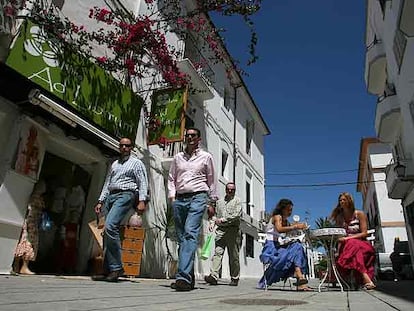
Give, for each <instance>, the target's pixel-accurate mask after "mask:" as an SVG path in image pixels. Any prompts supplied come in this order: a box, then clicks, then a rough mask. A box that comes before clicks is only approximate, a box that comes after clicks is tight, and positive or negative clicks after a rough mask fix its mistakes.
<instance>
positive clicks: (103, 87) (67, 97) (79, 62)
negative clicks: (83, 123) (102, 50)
mask: <svg viewBox="0 0 414 311" xmlns="http://www.w3.org/2000/svg"><path fill="white" fill-rule="evenodd" d="M6 64H7V65H8V66H9V67H11V68H13V69H14V70H16V71H17V72H19V73H20V74H22V75H24V76H25V77H27V78H28V79H29V80H31V81H32V82H34V83H36V84H38V85H39V86H40V87H41V88H43V89H44V90H46V91H47V92H49V93H52V94H53V95H55V96H56V97H58V98H60V99H62V100H63V101H64V102H66V103H67V104H69V105H70V106H72V107H73V108H74V109H75V110H77V111H78V112H79V114H80V115H81V116H83V117H85V119H87V120H89V121H92V122H94V123H95V124H97V125H99V126H101V127H102V128H103V129H105V130H106V131H107V132H108V133H109V134H110V135H112V136H114V137H118V138H119V137H130V138H131V139H133V140H135V136H136V132H137V126H138V122H139V118H140V111H141V106H142V104H143V100H142V99H141V98H140V97H138V96H136V95H135V94H134V93H133V91H132V90H131V89H130V88H127V87H126V86H125V85H123V84H122V83H120V82H119V81H117V80H116V79H115V78H113V77H112V76H111V75H110V74H108V73H106V72H105V70H103V69H102V68H101V67H99V66H97V65H96V64H94V63H92V62H91V61H89V60H87V59H85V58H82V57H80V56H79V55H78V54H76V53H71V52H67V51H65V50H62V49H60V48H59V46H57V45H56V44H54V43H52V42H51V41H49V40H48V37H47V35H46V34H45V33H44V32H43V30H42V29H41V28H40V27H38V26H36V25H34V24H32V23H30V22H28V23H26V24H24V25H23V26H22V28H21V32H20V35H19V37H18V38H17V40H16V41H15V43H14V45H13V48H12V50H11V51H10V55H9V57H8V58H7V61H6ZM45 95H46V94H45Z"/></svg>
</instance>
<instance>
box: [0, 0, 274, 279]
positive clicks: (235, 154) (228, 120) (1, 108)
mask: <svg viewBox="0 0 414 311" xmlns="http://www.w3.org/2000/svg"><path fill="white" fill-rule="evenodd" d="M51 2H52V3H54V4H55V5H57V6H58V7H59V8H60V9H61V10H62V12H63V14H64V15H65V16H67V17H68V18H69V19H71V20H72V21H74V22H75V23H78V24H83V25H87V26H91V27H93V26H92V25H90V23H91V20H90V19H88V16H87V13H85V12H88V10H89V8H91V7H94V6H98V7H103V6H104V5H105V2H104V1H101V0H93V1H88V3H87V4H85V3H84V1H80V0H79V1H78V0H76V1H51ZM185 3H186V5H189V6H191V5H194V3H195V1H194V2H193V1H185ZM123 4H124V5H125V6H126V7H127V8H128V9H129V10H130V12H131V13H132V14H134V15H138V14H142V13H145V12H147V10H148V8H147V4H146V3H145V1H132V0H128V1H123ZM4 20H6V19H4ZM4 29H5V28H3V32H4V33H2V36H3V37H5V38H6V39H4V40H3V39H2V41H1V42H2V45H1V46H0V48H1V51H2V54H1V55H3V58H2V59H1V61H0V65H1V70H2V72H1V75H2V76H3V79H2V81H1V82H2V83H6V82H7V86H8V91H7V92H6V91H5V90H4V89H3V91H2V92H1V94H0V128H1V131H0V133H1V134H0V140H1V142H2V144H3V146H7V148H3V149H2V150H1V151H0V185H1V186H0V204H1V212H0V254H1V255H0V256H1V258H0V259H1V261H0V262H1V267H0V271H1V272H7V271H10V266H11V263H12V261H13V250H14V247H15V245H16V242H17V240H18V238H19V235H20V231H21V226H22V223H23V219H24V215H25V209H26V206H27V202H28V199H29V196H30V193H31V191H32V189H33V186H34V184H35V183H36V182H37V181H38V180H39V178H50V180H49V183H50V184H51V185H56V184H58V185H59V187H61V188H66V189H69V188H70V187H71V186H73V182H77V183H80V184H81V185H82V187H83V189H84V191H85V208H84V209H83V212H82V217H81V219H80V223H79V228H80V229H79V241H78V249H77V263H76V267H75V269H76V272H77V273H82V274H83V273H88V269H89V268H90V267H89V262H90V259H91V258H92V257H93V250H94V242H93V238H92V235H91V233H90V232H89V230H88V223H89V222H90V221H92V220H94V218H95V215H94V211H93V206H94V205H95V202H96V200H97V198H98V195H99V192H100V189H101V187H102V184H103V181H104V177H105V174H106V170H107V167H108V164H109V163H111V161H112V159H113V158H114V157H115V156H116V145H117V139H118V138H119V137H117V136H116V135H114V134H113V133H111V132H110V131H107V130H106V129H104V128H102V127H99V126H96V123H94V122H90V121H89V119H87V118H85V115H84V114H82V112H80V111H76V110H74V109H72V108H73V107H72V108H71V107H69V106H68V105H67V103H65V101H64V100H59V99H58V98H56V97H54V96H53V95H54V94H53V92H52V90H44V89H42V88H40V92H41V94H45V97H46V98H47V97H48V96H49V97H52V98H53V99H54V101H53V102H54V103H55V102H58V104H59V105H57V106H54V110H53V109H51V108H50V106H48V107H49V109H48V110H46V109H44V108H42V106H39V105H37V106H36V105H34V104H33V103H32V102H30V101H29V100H28V95H29V93H30V91H31V89H32V88H33V87H34V85H33V83H32V82H33V81H32V80H30V79H28V78H27V77H22V76H19V75H18V74H17V73H16V72H15V71H13V70H10V68H9V66H8V65H7V58H6V57H7V55H8V54H9V51H8V48H9V45H8V44H9V42H8V40H7V38H8V35H9V33H7V32H5V31H4ZM9 29H10V28H9ZM14 31H15V30H14ZM3 37H2V38H3ZM167 40H168V43H169V44H171V45H173V46H176V47H177V48H179V49H181V50H182V51H183V54H182V59H181V60H180V61H179V67H180V69H181V70H182V71H183V72H185V73H186V74H187V75H188V76H190V77H191V83H192V86H194V87H195V89H197V90H198V92H194V93H189V94H188V101H187V106H186V109H185V123H186V126H194V127H197V128H199V129H200V130H201V133H202V143H203V145H204V147H205V149H206V150H208V151H209V152H211V153H212V154H213V157H214V159H215V165H216V170H217V179H218V188H219V192H220V195H222V196H223V195H224V188H225V187H224V186H225V184H226V183H227V182H229V181H235V183H236V187H237V195H238V196H239V197H240V198H241V199H242V202H243V220H242V235H243V239H242V247H241V252H240V262H241V277H259V276H260V275H261V273H262V265H261V263H260V262H259V259H258V256H259V254H260V251H261V245H260V244H259V243H258V242H257V238H258V235H257V233H258V231H260V230H261V228H260V225H259V223H260V222H259V220H261V219H262V218H263V215H264V210H265V192H264V137H265V136H266V135H268V134H269V129H268V127H267V125H266V123H265V121H264V119H263V117H262V115H261V114H260V111H259V110H258V108H257V106H256V104H255V103H254V100H253V98H252V96H251V94H250V93H249V91H248V89H247V86H246V85H245V84H244V82H243V80H242V78H241V76H240V75H239V74H238V73H237V72H234V71H233V72H232V73H231V74H230V75H228V74H227V73H226V68H225V67H224V66H223V65H222V64H220V63H218V64H210V63H207V67H204V68H203V69H202V70H201V71H200V70H198V71H197V70H195V62H196V61H197V62H198V61H199V60H200V58H202V59H204V60H206V59H208V57H207V56H208V55H203V53H201V51H200V49H197V45H195V46H194V44H193V42H194V41H193V40H192V38H191V37H190V36H186V37H184V38H183V37H182V36H178V35H174V33H169V34H168V36H167ZM223 50H224V51H225V53H226V55H227V56H228V59H229V61H230V55H229V54H228V52H227V51H226V50H225V48H224V47H223ZM100 52H102V51H100ZM206 68H207V69H206ZM29 80H30V81H29ZM143 81H144V83H142V81H141V82H140V83H138V82H137V83H135V84H133V91H134V92H137V93H138V94H139V95H140V96H141V97H142V98H145V99H146V100H144V101H143V102H142V103H141V104H142V107H144V106H146V107H147V109H142V110H141V111H137V112H134V115H135V117H136V119H137V120H139V123H138V125H137V126H136V140H135V143H136V146H137V147H136V148H135V152H136V154H137V156H138V157H139V158H141V159H142V160H143V162H144V163H145V164H146V166H147V169H148V177H149V183H150V191H151V192H150V195H151V200H150V202H149V207H148V211H147V212H146V214H145V217H144V226H145V227H146V229H147V230H146V238H145V244H144V253H143V259H142V263H141V276H144V277H157V278H163V277H171V276H172V274H173V270H174V261H175V260H176V252H177V245H176V243H175V241H174V238H173V234H171V231H173V228H172V226H171V223H170V222H169V216H168V212H167V211H168V206H167V191H166V180H167V175H168V169H169V165H170V163H171V160H172V157H173V156H174V155H175V154H176V153H177V152H178V151H179V150H180V149H181V148H182V143H180V142H175V143H171V144H168V145H166V146H164V147H163V148H161V147H160V146H158V145H151V146H148V145H147V128H146V115H145V113H144V111H145V110H150V109H149V107H150V105H151V91H148V89H147V88H146V85H145V79H144V80H143ZM21 83H23V86H24V87H20V91H19V86H18V85H19V84H21ZM159 87H160V88H162V87H163V86H162V85H159ZM148 92H150V93H149V96H146V95H148ZM108 96H109V95H108ZM138 101H139V100H138ZM22 103H23V104H22ZM34 106H36V107H34ZM59 107H66V108H67V109H68V110H69V111H71V112H72V113H73V114H74V115H75V116H74V117H73V118H71V119H69V120H68V119H67V118H65V116H62V113H58V112H56V110H57V109H58V108H59ZM68 115H69V116H72V115H71V114H67V116H68ZM85 120H86V121H87V122H84V121H85ZM131 122H132V121H131ZM31 126H34V127H35V129H36V132H37V137H38V142H37V144H39V148H38V149H39V151H40V154H39V157H38V160H39V167H38V171H37V172H36V174H33V175H31V176H28V175H27V174H21V173H19V172H17V170H16V167H15V163H16V152H17V151H16V150H18V149H19V144H20V142H21V138H22V134H21V133H26V132H28V131H29V132H30V128H31ZM28 129H29V130H28ZM56 175H59V177H60V178H57V176H56ZM53 178H56V182H55V180H54V179H53ZM52 179H53V180H52ZM69 180H71V182H69ZM204 225H205V229H204V230H203V234H202V236H201V239H200V247H201V245H202V243H203V240H204V238H205V235H206V233H207V227H206V225H207V218H206V219H205V222H204ZM54 230H55V231H56V230H58V228H55V229H54ZM46 240H47V239H46V238H44V241H46ZM50 243H52V242H50ZM50 243H49V244H47V243H46V244H45V245H41V247H42V248H43V249H46V251H44V252H45V253H47V250H48V249H50V248H51V247H52V245H51V244H50ZM210 264H211V263H210V260H207V261H202V260H201V259H199V258H198V256H197V259H196V264H195V272H196V276H197V277H199V278H201V277H202V276H203V275H204V274H208V273H209V267H210ZM51 272H52V273H56V272H57V271H54V270H53V271H51ZM228 276H229V271H228V265H227V257H225V258H224V261H223V271H222V277H228Z"/></svg>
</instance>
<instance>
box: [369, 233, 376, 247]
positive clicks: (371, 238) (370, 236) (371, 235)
mask: <svg viewBox="0 0 414 311" xmlns="http://www.w3.org/2000/svg"><path fill="white" fill-rule="evenodd" d="M367 233H368V236H367V241H369V242H370V243H371V245H372V246H374V244H375V229H369V230H367Z"/></svg>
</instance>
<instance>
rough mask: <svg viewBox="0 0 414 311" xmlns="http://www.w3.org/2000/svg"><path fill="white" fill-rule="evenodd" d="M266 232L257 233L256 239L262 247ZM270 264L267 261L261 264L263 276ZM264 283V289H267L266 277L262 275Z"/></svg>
mask: <svg viewBox="0 0 414 311" xmlns="http://www.w3.org/2000/svg"><path fill="white" fill-rule="evenodd" d="M266 236H267V235H266V233H260V232H259V233H258V239H257V241H258V242H259V243H260V244H262V248H263V247H264V245H265V243H266ZM269 265H270V264H268V263H264V264H263V276H264V274H265V271H266V269H267V268H268V267H269ZM264 285H265V290H267V288H268V286H267V281H266V277H264Z"/></svg>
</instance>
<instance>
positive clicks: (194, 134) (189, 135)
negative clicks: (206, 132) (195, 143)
mask: <svg viewBox="0 0 414 311" xmlns="http://www.w3.org/2000/svg"><path fill="white" fill-rule="evenodd" d="M185 137H198V135H197V134H196V133H188V134H185Z"/></svg>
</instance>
